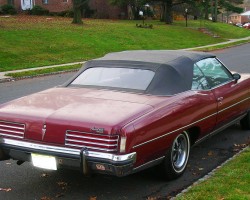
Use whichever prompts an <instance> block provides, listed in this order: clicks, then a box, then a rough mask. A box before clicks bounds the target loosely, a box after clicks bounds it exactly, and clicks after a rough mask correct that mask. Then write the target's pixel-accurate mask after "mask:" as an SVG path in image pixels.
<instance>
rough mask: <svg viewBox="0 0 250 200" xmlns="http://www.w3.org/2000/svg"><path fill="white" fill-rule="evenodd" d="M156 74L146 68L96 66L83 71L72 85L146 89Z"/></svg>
mask: <svg viewBox="0 0 250 200" xmlns="http://www.w3.org/2000/svg"><path fill="white" fill-rule="evenodd" d="M154 74H155V73H154V72H153V71H151V70H144V69H132V68H115V67H94V68H88V69H86V70H85V71H83V72H82V73H81V74H80V75H79V76H78V77H77V78H76V79H75V80H74V81H73V82H72V83H71V85H79V86H99V87H114V88H124V89H125V88H126V89H133V90H146V89H147V87H148V86H149V84H150V82H151V81H152V79H153V77H154Z"/></svg>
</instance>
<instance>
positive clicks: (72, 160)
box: [0, 138, 136, 176]
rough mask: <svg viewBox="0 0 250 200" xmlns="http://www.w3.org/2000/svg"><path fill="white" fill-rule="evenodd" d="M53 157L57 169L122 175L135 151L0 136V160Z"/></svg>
mask: <svg viewBox="0 0 250 200" xmlns="http://www.w3.org/2000/svg"><path fill="white" fill-rule="evenodd" d="M32 153H36V154H42V155H50V156H54V157H55V158H56V161H57V167H58V168H71V169H80V171H82V172H83V173H84V174H88V173H91V172H93V173H103V174H110V175H115V176H125V175H128V174H130V173H132V171H133V167H134V163H135V161H136V153H135V152H134V153H130V154H125V155H116V154H110V153H102V152H95V151H88V149H86V148H84V149H82V150H77V149H71V148H66V147H58V146H53V145H44V144H37V143H31V142H25V141H18V140H13V139H7V138H0V160H4V159H6V158H12V159H14V160H21V161H29V162H30V161H31V154H32Z"/></svg>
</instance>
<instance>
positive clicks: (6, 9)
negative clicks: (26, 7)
mask: <svg viewBox="0 0 250 200" xmlns="http://www.w3.org/2000/svg"><path fill="white" fill-rule="evenodd" d="M1 12H2V14H10V15H14V14H16V13H17V11H16V9H15V7H14V6H13V5H9V4H6V5H3V6H2V7H1Z"/></svg>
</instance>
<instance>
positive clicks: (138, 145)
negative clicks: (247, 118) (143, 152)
mask: <svg viewBox="0 0 250 200" xmlns="http://www.w3.org/2000/svg"><path fill="white" fill-rule="evenodd" d="M249 99H250V97H248V98H246V99H243V100H241V101H239V102H237V103H235V104H233V105H231V106H229V107H227V108H224V109H223V110H220V111H219V112H217V113H213V114H211V115H208V116H207V117H204V118H202V119H200V120H197V121H195V122H193V123H191V124H188V125H186V126H183V127H181V128H178V129H176V130H174V131H171V132H169V133H166V134H164V135H161V136H158V137H156V138H154V139H151V140H148V141H146V142H143V143H140V144H137V145H135V146H133V149H135V148H137V147H140V146H142V145H145V144H148V143H150V142H153V141H155V140H158V139H160V138H163V137H166V136H168V135H170V134H172V133H175V132H177V131H179V130H181V129H185V128H187V127H189V126H192V125H194V124H196V123H199V122H201V121H203V120H205V119H207V118H210V117H212V116H214V115H217V114H218V113H221V112H223V111H225V110H227V109H229V108H231V107H233V106H236V105H237V104H240V103H242V102H244V101H247V100H249Z"/></svg>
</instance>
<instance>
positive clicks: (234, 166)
mask: <svg viewBox="0 0 250 200" xmlns="http://www.w3.org/2000/svg"><path fill="white" fill-rule="evenodd" d="M249 184H250V148H248V149H247V150H245V151H244V152H243V153H241V154H240V155H239V156H237V157H236V158H235V159H233V160H231V161H230V162H228V163H227V164H226V165H225V166H223V167H222V168H220V169H218V170H217V171H216V172H215V174H214V175H213V176H212V177H211V178H209V179H207V180H205V181H203V182H201V183H199V184H198V185H195V186H193V187H192V188H191V189H190V190H189V191H188V192H186V193H184V194H182V195H181V196H180V197H178V198H177V200H198V199H199V200H203V199H204V200H207V199H209V200H226V199H232V200H234V199H239V200H241V199H242V200H248V199H250V185H249Z"/></svg>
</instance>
